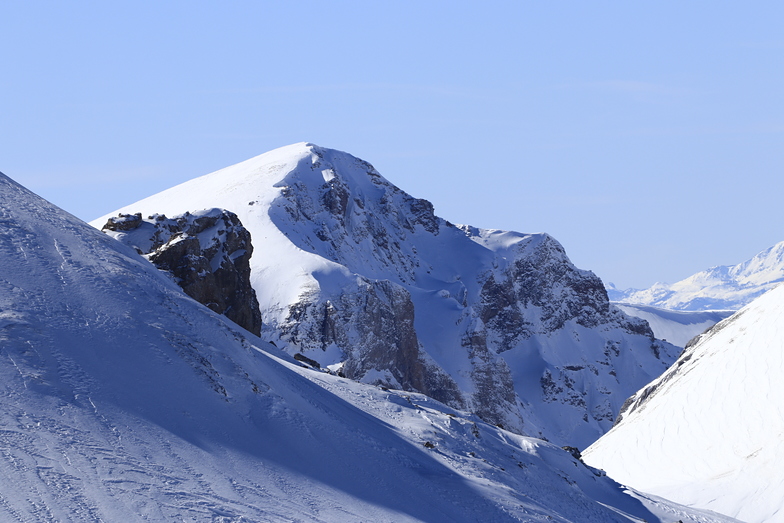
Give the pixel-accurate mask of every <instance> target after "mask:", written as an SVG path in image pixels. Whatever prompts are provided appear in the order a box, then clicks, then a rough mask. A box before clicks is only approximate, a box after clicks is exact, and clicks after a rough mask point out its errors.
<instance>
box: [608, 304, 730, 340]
mask: <svg viewBox="0 0 784 523" xmlns="http://www.w3.org/2000/svg"><path fill="white" fill-rule="evenodd" d="M614 305H615V306H616V307H618V308H619V309H621V310H622V311H623V312H625V313H626V314H628V315H629V316H634V317H636V318H642V319H643V320H645V321H647V322H648V325H650V326H651V330H652V331H653V334H654V336H656V337H657V338H659V339H661V340H666V341H669V342H670V343H672V344H673V345H677V346H678V347H685V346H686V344H687V343H688V342H689V340H691V339H692V338H694V337H695V336H697V335H699V334H702V333H703V332H705V331H706V330H708V329H709V328H711V327H713V326H714V325H716V324H717V323H718V322H720V321H721V320H723V319H726V318H729V317H730V316H732V315H733V314H734V313H735V311H674V310H668V309H660V308H658V307H651V306H650V305H631V304H628V303H615V304H614Z"/></svg>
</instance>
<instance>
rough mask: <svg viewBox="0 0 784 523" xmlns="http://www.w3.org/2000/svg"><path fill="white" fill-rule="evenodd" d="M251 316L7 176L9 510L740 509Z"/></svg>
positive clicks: (3, 491) (2, 208)
mask: <svg viewBox="0 0 784 523" xmlns="http://www.w3.org/2000/svg"><path fill="white" fill-rule="evenodd" d="M243 332H244V331H242V332H241V329H238V328H237V327H235V326H234V325H233V324H231V323H230V322H229V321H228V320H226V319H224V318H223V317H221V316H218V315H216V314H215V313H213V312H212V311H210V310H209V309H207V308H206V307H204V306H202V305H200V304H198V303H197V302H195V301H193V300H192V299H190V298H188V297H187V296H186V295H185V294H184V293H183V292H182V291H181V290H180V289H179V287H177V286H176V285H175V284H174V283H173V282H172V281H171V280H170V279H169V278H168V277H167V276H165V275H164V274H163V273H161V272H158V271H157V270H156V269H155V268H154V267H153V266H152V265H151V264H149V263H148V262H147V261H145V260H143V259H142V258H141V257H139V256H137V255H136V254H135V253H134V252H133V251H132V250H131V249H129V248H127V247H125V246H123V245H121V244H120V243H118V242H116V241H115V240H113V239H111V238H109V237H108V236H106V235H104V234H102V233H100V232H98V231H96V230H95V229H93V228H92V227H89V226H88V225H87V224H85V223H83V222H80V221H79V220H77V219H76V218H74V217H72V216H71V215H69V214H67V213H65V212H63V211H62V210H60V209H58V208H56V207H54V206H52V205H51V204H49V203H48V202H46V201H44V200H42V199H41V198H39V197H37V196H35V195H34V194H32V193H30V192H29V191H27V190H26V189H24V188H23V187H21V186H19V185H18V184H16V183H14V182H13V181H11V180H9V179H8V178H7V177H5V176H3V175H2V174H0V396H2V398H1V399H0V477H2V478H4V479H3V481H2V482H0V520H2V521H4V522H5V521H9V522H10V521H16V522H28V521H58V522H65V521H74V522H99V521H131V522H135V521H186V520H187V521H198V522H217V521H220V522H224V523H226V522H240V521H242V522H251V521H257V522H261V521H264V522H268V521H280V522H284V521H285V522H289V521H336V522H337V521H339V522H346V521H389V522H392V521H394V522H400V521H466V522H468V521H552V520H556V521H596V522H604V521H626V518H624V517H623V516H621V515H620V514H619V513H618V512H617V511H616V509H611V508H607V506H613V507H617V510H620V511H623V512H624V513H632V514H635V516H636V517H638V518H645V519H646V520H648V521H655V520H657V518H656V517H655V514H658V513H666V514H667V516H666V517H665V518H664V519H663V521H674V520H675V519H676V517H677V518H686V521H695V522H696V521H721V520H720V519H716V518H712V517H711V516H707V515H704V514H702V515H701V514H698V513H695V512H693V511H692V512H689V511H688V510H685V509H681V508H678V507H675V506H673V505H669V504H667V503H663V502H655V501H650V500H647V499H645V498H642V501H639V500H638V499H636V498H635V497H632V496H629V495H627V494H625V493H623V492H622V491H621V489H620V488H619V486H618V485H617V484H615V483H613V482H612V481H611V480H609V479H608V478H606V477H597V476H596V475H594V474H593V473H592V471H591V470H589V469H588V468H586V467H585V466H584V465H582V464H581V463H579V462H577V461H575V460H574V459H573V458H572V457H571V456H569V455H568V454H566V453H565V452H563V451H561V450H560V449H558V448H557V447H555V446H553V445H551V444H548V443H545V442H542V441H538V440H533V439H529V438H524V437H522V436H516V435H513V434H510V433H508V432H506V431H503V430H501V429H498V428H497V427H492V426H489V425H487V424H485V423H482V422H481V421H479V420H478V419H476V418H475V417H469V416H468V415H467V414H465V413H461V412H457V411H453V410H451V409H448V408H446V407H444V406H443V405H441V404H439V403H436V402H434V401H432V400H429V399H428V398H426V397H424V396H419V395H409V394H404V393H397V392H394V391H383V390H381V389H377V388H375V387H371V386H368V385H363V384H360V383H356V382H351V381H348V380H343V379H341V378H337V377H334V376H330V375H326V374H320V373H315V372H313V371H309V370H305V369H302V368H300V367H298V366H297V365H296V364H294V363H292V361H293V360H290V359H289V358H288V357H285V356H284V355H283V354H281V355H280V356H281V357H276V356H274V355H272V354H271V353H268V352H262V351H260V350H258V349H257V348H256V346H258V345H263V346H264V347H266V349H267V350H269V351H274V350H275V349H274V348H273V347H271V346H268V345H266V344H264V343H263V342H261V341H260V340H259V339H258V338H254V337H252V336H249V335H247V334H246V333H245V334H243ZM254 344H255V345H254ZM308 376H309V377H310V379H309V378H308ZM426 442H427V443H428V445H427V446H426V445H425V444H424V443H426ZM644 504H645V506H648V507H650V511H653V512H654V513H655V514H652V513H651V512H650V511H649V509H646V508H645V506H644Z"/></svg>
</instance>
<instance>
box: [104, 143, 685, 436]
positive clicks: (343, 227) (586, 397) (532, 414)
mask: <svg viewBox="0 0 784 523" xmlns="http://www.w3.org/2000/svg"><path fill="white" fill-rule="evenodd" d="M212 207H220V208H224V209H228V210H230V211H232V212H234V213H236V214H237V215H238V216H239V217H240V220H241V221H242V223H243V225H244V226H245V227H246V228H247V229H248V230H249V231H250V232H251V235H252V241H253V244H254V246H255V250H254V254H253V257H252V259H251V271H252V274H251V281H252V284H253V286H254V288H255V290H256V294H257V296H258V299H259V305H260V308H261V311H262V315H263V321H264V324H265V326H266V327H267V330H265V331H264V332H263V333H262V335H263V336H266V338H267V339H269V340H271V341H274V342H275V343H276V345H278V346H279V347H282V348H285V350H287V351H288V352H289V353H290V354H296V353H299V352H301V353H303V354H304V355H305V357H307V358H310V359H312V360H315V361H317V362H318V363H319V364H320V365H321V366H322V367H329V368H332V369H335V370H339V371H340V372H342V373H343V374H344V375H345V376H347V377H350V378H353V379H356V380H359V381H363V382H366V383H373V384H383V385H385V386H387V387H391V388H400V389H407V390H415V391H419V392H422V393H426V394H428V395H429V396H431V397H433V398H435V399H438V400H440V401H442V402H445V403H447V404H449V405H451V406H452V407H455V408H459V409H465V410H470V411H473V412H475V413H477V414H478V415H479V416H480V417H481V418H482V419H484V420H486V421H489V422H492V423H494V424H501V425H503V426H504V427H507V428H509V429H512V430H514V431H516V432H519V433H523V434H528V435H538V436H543V437H547V438H548V439H550V440H551V441H554V442H557V443H559V444H562V445H567V444H568V445H572V446H577V447H580V448H584V447H585V446H587V445H588V444H589V443H590V442H592V441H594V440H595V439H596V438H598V437H599V436H600V435H601V434H603V433H604V432H605V431H606V430H608V429H609V428H610V427H611V425H612V422H613V419H614V417H615V415H616V414H617V412H618V410H619V409H620V407H621V404H622V402H623V400H624V399H625V398H627V397H628V396H629V395H631V394H632V393H633V392H634V391H636V390H637V389H639V388H640V387H641V386H643V385H644V384H646V383H648V382H649V381H650V380H651V379H653V378H655V377H656V376H658V375H659V374H660V373H661V372H663V371H664V369H666V368H667V367H668V365H670V364H671V363H672V362H673V361H674V360H675V357H676V356H677V353H678V352H679V350H678V349H677V348H676V347H674V346H672V345H670V344H667V343H661V342H657V341H655V340H654V338H653V333H652V332H651V331H650V329H649V328H648V326H647V324H645V322H643V321H640V320H638V319H634V318H630V317H628V316H626V315H624V314H623V313H621V312H620V311H619V310H617V309H615V308H613V307H612V306H611V305H610V304H609V302H608V300H607V296H606V293H605V291H604V288H603V285H602V283H601V281H600V280H599V279H598V278H597V277H596V276H595V275H593V274H592V273H590V272H589V271H582V270H579V269H577V268H576V267H574V265H572V264H571V262H570V261H569V259H568V257H567V256H566V253H565V251H564V249H563V247H561V245H560V244H558V242H557V241H555V240H554V239H553V238H552V237H550V236H548V235H546V234H521V233H515V232H507V231H497V230H482V229H476V228H473V227H469V226H459V227H458V226H455V225H453V224H451V223H449V222H446V221H445V220H443V219H440V218H438V217H436V216H435V215H434V213H433V207H432V205H431V204H430V203H429V202H427V201H425V200H420V199H416V198H414V197H412V196H410V195H408V194H406V193H405V192H403V191H401V190H400V189H398V188H397V187H395V186H394V185H392V184H391V183H390V182H389V181H387V180H386V179H384V178H383V177H382V176H381V175H380V174H379V173H378V172H376V170H375V169H374V168H373V167H372V166H371V165H370V164H368V163H367V162H364V161H362V160H360V159H357V158H355V157H353V156H351V155H349V154H346V153H342V152H339V151H334V150H330V149H324V148H321V147H318V146H315V145H312V144H305V143H300V144H295V145H291V146H288V147H283V148H281V149H277V150H275V151H271V152H268V153H265V154H263V155H260V156H258V157H256V158H252V159H250V160H247V161H245V162H242V163H240V164H237V165H234V166H231V167H227V168H225V169H222V170H220V171H217V172H215V173H212V174H209V175H206V176H202V177H200V178H196V179H193V180H191V181H189V182H186V183H184V184H181V185H179V186H177V187H174V188H171V189H169V190H166V191H163V192H162V193H159V194H157V195H154V196H151V197H149V198H147V199H144V200H142V201H139V202H136V203H134V204H131V205H128V206H126V207H124V208H123V209H120V210H118V212H121V213H130V214H133V213H137V212H141V213H142V214H143V215H144V216H148V215H152V214H155V213H166V214H167V215H169V216H171V215H174V214H181V213H184V212H186V211H195V210H198V209H201V208H212ZM115 214H116V213H115ZM108 217H109V216H106V217H103V218H100V219H98V220H95V221H94V222H92V223H93V225H95V226H96V227H101V226H103V225H104V223H106V220H107V219H108Z"/></svg>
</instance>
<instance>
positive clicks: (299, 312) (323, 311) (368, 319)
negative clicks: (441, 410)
mask: <svg viewBox="0 0 784 523" xmlns="http://www.w3.org/2000/svg"><path fill="white" fill-rule="evenodd" d="M280 330H281V334H282V337H283V338H284V339H286V340H287V341H288V342H289V343H292V344H296V345H297V346H298V347H300V348H301V349H302V350H303V351H305V352H308V353H311V354H312V352H309V351H314V350H315V351H327V350H329V349H330V348H332V347H336V348H339V349H340V350H341V351H343V352H344V353H348V354H347V356H348V357H347V358H346V361H345V364H344V365H343V366H342V367H341V368H340V374H341V375H342V376H344V377H346V378H349V379H354V380H358V381H362V380H364V379H366V378H368V377H369V376H372V380H370V381H372V382H373V383H375V384H377V385H381V386H386V387H390V388H399V389H404V390H415V391H418V392H422V393H424V394H427V395H428V396H430V397H432V398H435V399H437V400H439V401H442V402H444V403H447V404H449V405H454V406H456V407H458V408H461V407H465V401H464V399H463V396H462V394H461V393H460V391H459V389H458V387H457V385H456V384H455V382H454V380H452V378H450V377H449V375H448V374H446V373H445V372H444V371H442V370H441V369H440V368H438V366H437V365H435V364H434V363H433V362H432V361H430V360H429V358H428V357H427V354H426V353H425V352H424V351H423V350H422V348H421V344H420V342H419V340H418V338H417V333H416V329H415V328H414V304H413V302H412V301H411V295H410V294H409V292H408V291H407V290H406V289H405V288H403V287H402V286H400V285H397V284H395V283H392V282H390V281H388V280H376V281H370V280H367V279H360V282H359V283H358V288H357V289H356V290H355V291H354V292H345V293H343V294H341V296H340V298H339V299H338V301H336V302H335V303H333V302H332V301H329V300H327V301H326V302H320V301H310V300H307V299H305V300H303V301H301V302H299V303H297V304H295V305H292V306H291V307H290V311H289V321H288V322H287V323H286V324H284V325H281V326H280Z"/></svg>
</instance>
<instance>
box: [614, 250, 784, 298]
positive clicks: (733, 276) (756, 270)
mask: <svg viewBox="0 0 784 523" xmlns="http://www.w3.org/2000/svg"><path fill="white" fill-rule="evenodd" d="M783 281H784V242H781V243H777V244H776V245H774V246H773V247H771V248H770V249H767V250H764V251H762V252H761V253H759V254H757V255H756V256H754V257H753V258H751V259H750V260H747V261H745V262H743V263H740V264H738V265H723V266H719V267H713V268H710V269H708V270H706V271H702V272H698V273H697V274H694V275H692V276H689V277H688V278H686V279H685V280H681V281H679V282H677V283H674V284H672V285H670V284H667V283H656V284H655V285H653V286H652V287H650V288H648V289H643V290H640V289H627V290H624V291H622V290H619V289H616V288H615V287H614V286H612V284H609V285H608V291H607V292H608V293H609V295H610V299H611V300H612V301H617V302H624V303H631V304H639V305H653V306H655V307H660V308H664V309H676V310H684V311H707V310H718V309H729V310H738V309H740V308H741V307H743V306H744V305H747V304H749V303H751V302H752V301H753V300H754V299H755V298H757V297H758V296H761V295H762V294H764V293H765V292H767V291H769V290H770V289H772V288H774V287H775V286H777V285H778V284H779V283H781V282H783Z"/></svg>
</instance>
